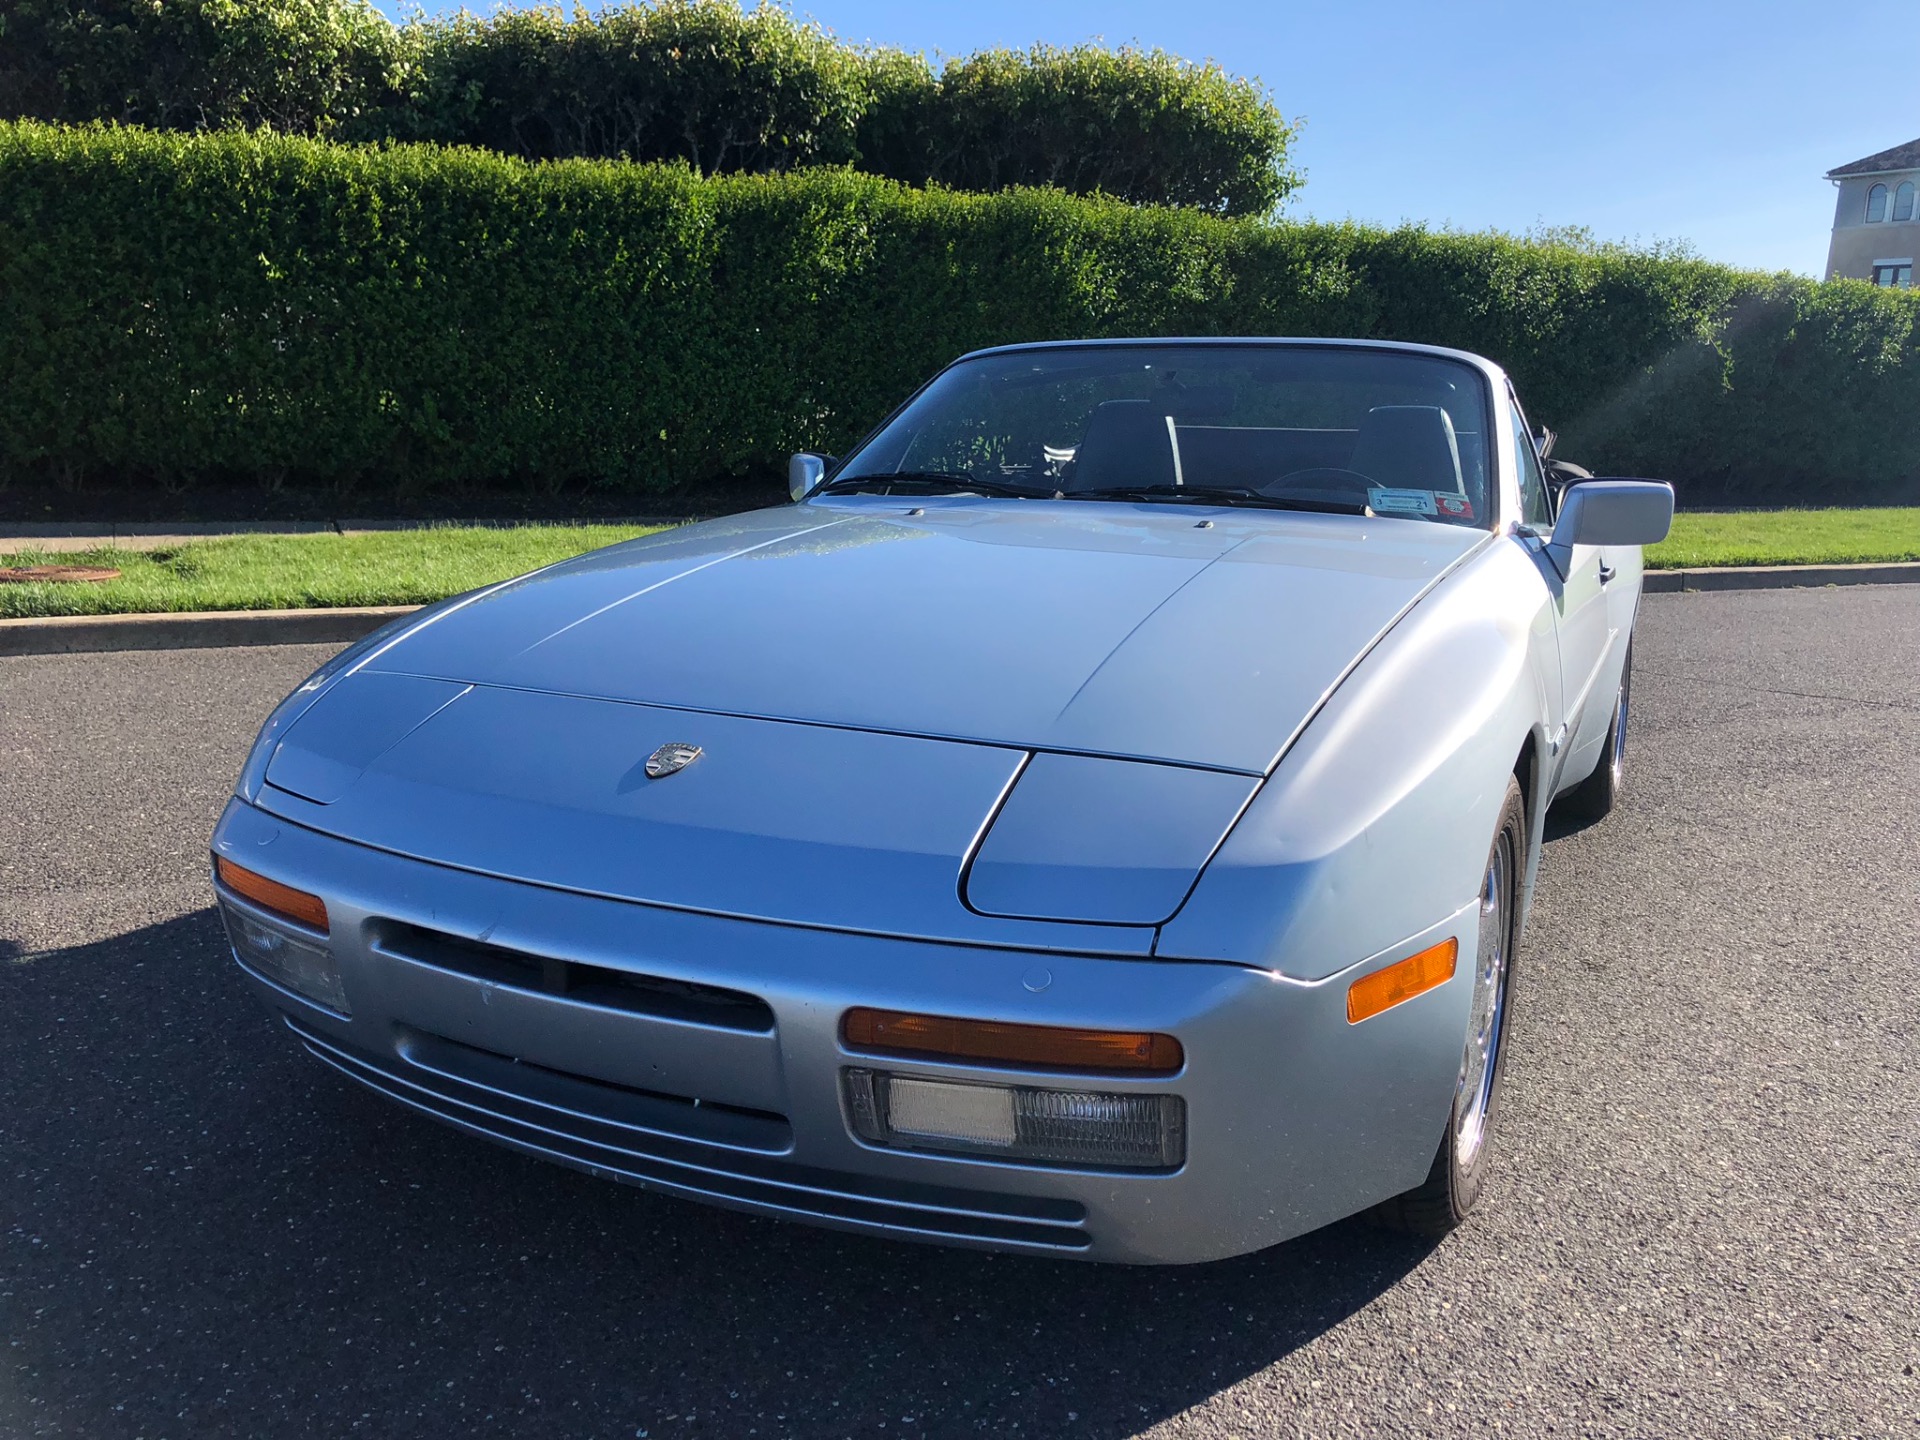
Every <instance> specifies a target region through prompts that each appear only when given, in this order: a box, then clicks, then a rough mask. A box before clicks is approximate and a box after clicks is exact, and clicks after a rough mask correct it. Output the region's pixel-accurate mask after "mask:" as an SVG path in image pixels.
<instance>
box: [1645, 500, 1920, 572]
mask: <svg viewBox="0 0 1920 1440" xmlns="http://www.w3.org/2000/svg"><path fill="white" fill-rule="evenodd" d="M1875 560H1920V509H1915V510H1751V511H1745V512H1742V513H1738V514H1732V515H1701V514H1689V513H1684V512H1683V513H1681V514H1679V515H1676V516H1674V517H1673V533H1672V534H1671V535H1669V536H1668V537H1667V538H1666V539H1665V540H1663V541H1661V542H1660V544H1658V545H1653V546H1650V547H1648V550H1647V568H1648V569H1651V570H1682V569H1688V568H1691V567H1700V566H1709V565H1856V564H1865V563H1867V562H1870V561H1875Z"/></svg>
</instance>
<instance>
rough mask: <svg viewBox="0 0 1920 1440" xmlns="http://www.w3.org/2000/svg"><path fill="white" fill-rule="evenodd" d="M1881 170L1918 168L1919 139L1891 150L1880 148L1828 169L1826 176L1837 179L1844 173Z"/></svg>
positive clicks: (1867, 173)
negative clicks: (1848, 162) (1877, 150)
mask: <svg viewBox="0 0 1920 1440" xmlns="http://www.w3.org/2000/svg"><path fill="white" fill-rule="evenodd" d="M1883 170H1920V140H1909V141H1908V142H1907V143H1906V144H1904V145H1896V146H1894V147H1893V148H1892V149H1891V150H1882V151H1881V152H1880V153H1879V154H1878V155H1869V156H1867V158H1866V159H1864V160H1856V161H1854V162H1853V163H1852V164H1851V165H1842V166H1840V167H1839V168H1838V169H1837V170H1829V171H1828V172H1827V178H1828V179H1829V180H1838V179H1840V178H1841V177H1842V176H1845V175H1877V174H1879V173H1880V172H1881V171H1883Z"/></svg>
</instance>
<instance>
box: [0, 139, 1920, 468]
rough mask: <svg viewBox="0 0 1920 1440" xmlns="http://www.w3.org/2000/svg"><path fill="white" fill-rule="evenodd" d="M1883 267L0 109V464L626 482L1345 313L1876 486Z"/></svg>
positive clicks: (1609, 430) (1917, 426)
mask: <svg viewBox="0 0 1920 1440" xmlns="http://www.w3.org/2000/svg"><path fill="white" fill-rule="evenodd" d="M1916 318H1920V296H1916V295H1913V294H1910V293H1905V292H1894V291H1876V290H1874V289H1872V288H1870V287H1868V286H1866V285H1863V284H1859V283H1857V282H1837V283H1834V284H1829V285H1816V284H1814V283H1812V282H1809V281H1802V280H1797V279H1794V278H1791V277H1784V276H1762V275H1754V274H1748V273H1743V272H1739V271H1733V270H1728V269H1725V268H1722V267H1718V266H1714V265H1709V264H1706V263H1703V262H1700V261H1697V260H1688V259H1673V258H1661V257H1658V256H1653V255H1646V254H1640V253H1635V252H1630V251H1620V250H1611V249H1605V248H1593V247H1586V248H1579V247H1571V246H1566V245H1531V244H1526V243H1522V242H1519V241H1515V240H1510V239H1504V238H1500V237H1487V236H1462V235H1452V234H1434V233H1430V232H1427V231H1422V230H1418V229H1402V230H1395V231H1380V230H1369V229H1363V228H1359V227H1353V226H1329V225H1290V224H1275V223H1271V222H1258V221H1233V220H1225V219H1218V218H1213V217H1210V216H1207V215H1203V214H1200V213H1197V212H1195V211H1193V210H1190V209H1174V208H1154V207H1131V206H1126V205H1122V204H1118V203H1115V202H1111V201H1106V200H1099V199H1080V198H1074V197H1072V196H1068V195H1065V194H1062V193H1060V192H1058V191H1050V190H1026V189H1014V190H1008V191H1006V192H1003V193H1000V194H995V195H976V194H962V193H956V192H953V191H946V190H940V189H929V190H913V189H908V188H905V187H903V186H900V185H897V184H894V183H891V182H888V181H885V180H881V179H876V178H873V177H870V176H865V175H860V174H856V173H851V172H848V171H845V170H812V171H800V172H793V173H787V174H781V175H766V176H750V175H735V176H722V177H718V178H702V177H701V176H699V175H696V174H695V173H694V172H692V171H691V170H690V169H688V168H686V167H684V166H671V165H631V164H622V163H615V162H597V161H586V160H564V161H558V162H554V163H548V164H530V163H526V162H523V161H518V160H512V159H506V158H502V157H499V156H495V155H491V154H488V153H485V152H481V151H474V150H458V149H441V148H436V147H433V146H427V145H401V146H390V147H374V146H356V145H339V144H332V143H328V142H324V141H315V140H304V139H294V138H288V137H282V136H276V135H272V134H267V133H257V134H246V133H227V134H219V135H201V136H191V135H178V134H171V135H170V134H159V133H154V132H151V131H143V130H134V129H116V128H91V129H61V128H55V127H48V126H41V125H34V124H0V482H3V481H4V480H5V479H6V478H7V477H9V476H11V477H14V478H18V479H52V480H58V481H64V482H65V483H69V484H74V483H88V482H96V483H97V482H104V481H107V480H113V481H114V482H115V483H124V482H125V481H127V480H129V479H133V480H139V481H145V482H148V483H154V484H164V485H169V486H178V485H188V484H194V483H204V482H214V481H223V482H232V481H239V482H243V483H259V482H261V481H266V482H269V483H284V484H288V485H300V486H324V487H332V488H336V489H338V488H354V489H357V490H358V491H359V492H360V493H361V494H362V495H373V496H377V495H379V494H381V493H390V492H393V491H396V490H426V489H434V488H437V487H446V486H481V485H509V486H543V487H552V486H560V485H572V484H580V483H590V484H595V485H602V486H612V487H619V488H622V489H625V490H629V491H634V492H646V491H658V490H661V489H663V488H666V487H670V486H674V485H682V484H689V483H697V482H700V481H703V480H706V479H710V478H712V477H715V476H719V475H723V474H732V473H739V472H742V471H747V470H753V469H757V468H763V467H764V468H766V469H769V470H771V469H774V468H777V467H778V466H779V464H780V462H781V460H782V459H783V457H784V455H785V454H786V452H787V451H789V450H792V449H796V448H801V447H816V448H822V449H826V450H840V449H842V448H844V447H845V446H846V445H848V444H849V443H851V442H852V441H853V440H854V439H855V438H857V437H858V436H859V435H860V434H861V433H863V432H864V431H865V430H866V429H867V428H868V427H869V426H870V425H871V424H872V423H873V422H875V421H876V420H878V419H879V418H880V417H881V416H882V415H883V414H884V413H885V412H886V411H887V410H888V409H889V408H890V407H891V406H892V405H894V404H895V403H896V402H898V401H899V400H900V399H901V398H902V397H903V396H904V395H905V394H906V393H908V392H909V391H910V390H911V389H912V388H913V387H914V386H915V385H916V384H917V383H918V382H919V381H920V380H921V379H923V378H924V377H925V376H926V375H927V374H929V373H930V372H931V371H933V370H934V369H935V368H937V367H938V366H940V365H941V364H943V363H944V362H945V361H947V360H949V359H951V358H952V357H953V356H955V355H957V354H959V353H961V352H962V351H965V350H968V349H971V348H974V347H978V346H982V345H990V344H995V343H1000V342H1005V341H1014V340H1030V339H1048V338H1060V337H1072V336H1094V335H1124V334H1141V335H1177V334H1194V335H1205V334H1251V335H1263V334H1265V335H1284V334H1294V335H1349V336H1363V337H1381V338H1396V339H1407V340H1420V341H1428V342H1433V343H1439V344H1447V345H1457V346H1461V347H1464V348H1467V349H1471V350H1476V351H1479V352H1481V353H1484V354H1487V355H1489V356H1491V357H1492V358H1493V359H1495V360H1497V361H1499V362H1501V363H1502V364H1504V365H1506V366H1507V367H1508V368H1509V370H1510V371H1511V372H1512V373H1513V374H1514V376H1515V379H1516V381H1517V382H1518V384H1519V385H1520V387H1521V395H1522V398H1523V399H1524V401H1525V402H1526V404H1527V405H1528V407H1529V409H1530V411H1531V412H1532V416H1533V418H1534V420H1535V421H1537V422H1539V423H1543V424H1547V425H1551V426H1553V427H1555V428H1556V429H1559V430H1560V431H1561V432H1562V434H1563V440H1562V444H1561V447H1560V451H1559V453H1560V454H1562V455H1564V456H1566V457H1567V458H1570V459H1575V460H1579V461H1581V462H1583V463H1586V464H1588V465H1590V466H1592V467H1593V468H1595V469H1598V470H1603V471H1609V472H1612V473H1628V474H1636V473H1637V474H1649V475H1657V476H1661V477H1664V478H1668V479H1672V480H1675V481H1677V482H1679V483H1680V485H1681V487H1682V497H1683V501H1685V502H1690V503H1694V504H1702V503H1730V502H1768V501H1776V502H1786V501H1792V502H1798V503H1828V502H1839V503H1845V502H1857V501H1866V500H1879V501H1883V502H1893V501H1899V500H1910V499H1911V498H1913V497H1914V496H1915V494H1916V490H1920V483H1917V482H1920V329H1917V328H1916Z"/></svg>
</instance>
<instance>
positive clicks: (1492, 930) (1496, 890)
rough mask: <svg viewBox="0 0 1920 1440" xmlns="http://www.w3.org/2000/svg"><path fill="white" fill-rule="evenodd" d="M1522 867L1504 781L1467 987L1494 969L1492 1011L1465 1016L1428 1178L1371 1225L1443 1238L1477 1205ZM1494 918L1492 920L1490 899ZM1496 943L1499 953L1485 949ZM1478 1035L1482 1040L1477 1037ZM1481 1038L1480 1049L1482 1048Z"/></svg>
mask: <svg viewBox="0 0 1920 1440" xmlns="http://www.w3.org/2000/svg"><path fill="white" fill-rule="evenodd" d="M1526 865H1527V808H1526V801H1525V799H1524V798H1523V796H1522V795H1521V793H1520V784H1519V782H1518V781H1517V780H1515V779H1513V778H1512V777H1509V778H1508V780H1507V795H1506V799H1505V801H1504V802H1503V803H1502V804H1501V807H1500V823H1499V825H1498V826H1496V827H1495V829H1494V833H1493V844H1492V845H1491V846H1490V847H1489V848H1488V851H1487V869H1486V872H1485V873H1486V878H1485V879H1484V880H1483V881H1482V882H1481V892H1480V894H1481V916H1482V919H1481V931H1480V934H1481V942H1480V945H1479V948H1478V950H1477V952H1476V954H1475V955H1474V956H1473V961H1472V964H1473V969H1472V971H1471V973H1470V976H1469V982H1470V983H1473V984H1475V985H1476V989H1477V988H1478V982H1479V980H1480V977H1481V975H1482V973H1483V971H1484V970H1485V969H1486V967H1487V966H1488V965H1489V964H1490V963H1491V964H1494V965H1497V967H1498V972H1499V973H1498V975H1497V976H1496V977H1495V978H1494V980H1493V981H1492V982H1491V986H1490V989H1491V992H1492V996H1493V999H1494V1006H1493V1009H1492V1010H1491V1012H1490V1015H1489V1019H1488V1024H1487V1025H1485V1026H1483V1025H1482V1016H1481V1011H1480V1009H1479V1007H1478V1005H1477V1004H1476V1005H1475V1007H1474V1008H1473V1009H1472V1010H1471V1011H1470V1012H1469V1017H1468V1021H1467V1034H1466V1036H1465V1037H1464V1051H1463V1054H1462V1056H1461V1063H1460V1078H1459V1081H1458V1082H1457V1083H1456V1085H1455V1087H1454V1095H1453V1108H1452V1109H1451V1110H1450V1111H1449V1112H1448V1115H1447V1128H1446V1133H1445V1134H1443V1135H1442V1136H1441V1137H1440V1148H1439V1150H1438V1151H1436V1152H1435V1153H1434V1157H1433V1164H1432V1166H1431V1167H1430V1168H1429V1169H1428V1171H1427V1178H1426V1180H1425V1181H1423V1182H1422V1183H1421V1184H1420V1185H1419V1186H1417V1187H1416V1188H1414V1189H1412V1190H1409V1191H1407V1192H1406V1193H1405V1194H1404V1195H1396V1196H1394V1197H1393V1199H1391V1200H1388V1201H1386V1202H1385V1203H1383V1204H1381V1205H1378V1206H1376V1207H1375V1208H1374V1210H1373V1218H1374V1219H1376V1220H1377V1221H1379V1222H1380V1223H1381V1224H1384V1225H1387V1226H1390V1227H1392V1228H1393V1229H1395V1230H1406V1231H1410V1232H1412V1233H1413V1234H1416V1235H1444V1234H1446V1233H1447V1232H1448V1231H1449V1230H1452V1229H1453V1228H1454V1227H1455V1226H1457V1225H1459V1224H1460V1222H1461V1221H1463V1220H1465V1219H1466V1218H1467V1216H1468V1214H1469V1213H1471V1212H1472V1210H1473V1207H1474V1205H1475V1204H1476V1203H1477V1202H1478V1201H1479V1199H1480V1190H1481V1187H1482V1185H1483V1184H1484V1183H1485V1180H1486V1175H1487V1169H1488V1166H1489V1163H1490V1156H1491V1151H1492V1148H1493V1143H1492V1142H1493V1137H1494V1131H1495V1126H1496V1122H1497V1121H1498V1120H1499V1117H1500V1093H1501V1090H1502V1089H1503V1088H1504V1086H1503V1084H1502V1082H1503V1081H1504V1079H1505V1077H1506V1060H1507V1046H1506V1039H1507V1035H1508V1032H1509V1031H1510V1030H1511V1029H1512V1021H1513V998H1514V961H1515V959H1516V958H1517V951H1518V948H1519V941H1520V904H1519V899H1520V894H1519V886H1520V881H1521V878H1522V876H1523V875H1524V874H1525V873H1526ZM1490 895H1491V896H1493V902H1492V903H1493V904H1494V907H1495V911H1494V915H1493V917H1492V918H1491V919H1490V918H1489V911H1488V905H1489V896H1490ZM1492 940H1497V941H1498V948H1497V952H1495V953H1490V952H1489V941H1492ZM1476 1031H1479V1032H1481V1033H1476ZM1483 1036H1484V1043H1483ZM1480 1051H1484V1052H1487V1053H1486V1054H1485V1061H1484V1065H1483V1066H1481V1067H1479V1068H1477V1069H1476V1065H1475V1055H1476V1053H1477V1052H1480Z"/></svg>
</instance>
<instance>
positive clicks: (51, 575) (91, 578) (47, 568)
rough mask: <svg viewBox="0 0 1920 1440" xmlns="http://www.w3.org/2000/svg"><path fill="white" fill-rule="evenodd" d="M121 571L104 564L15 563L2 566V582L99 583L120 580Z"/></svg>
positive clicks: (0, 576)
mask: <svg viewBox="0 0 1920 1440" xmlns="http://www.w3.org/2000/svg"><path fill="white" fill-rule="evenodd" d="M119 578H120V572H119V571H118V570H110V569H108V568H106V567H105V566H103V565H13V566H0V583H6V582H15V583H24V582H26V581H28V580H51V581H54V582H56V583H67V584H98V583H99V582H100V581H102V580H118V579H119Z"/></svg>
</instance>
